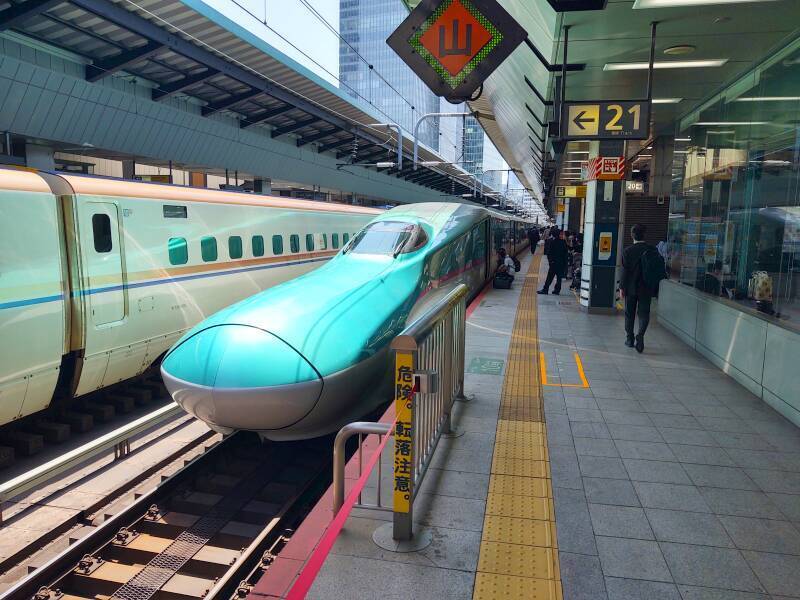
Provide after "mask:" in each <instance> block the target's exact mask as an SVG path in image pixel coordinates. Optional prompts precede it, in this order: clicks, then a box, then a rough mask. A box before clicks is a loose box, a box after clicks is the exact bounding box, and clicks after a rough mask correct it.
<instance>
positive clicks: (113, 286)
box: [81, 202, 125, 326]
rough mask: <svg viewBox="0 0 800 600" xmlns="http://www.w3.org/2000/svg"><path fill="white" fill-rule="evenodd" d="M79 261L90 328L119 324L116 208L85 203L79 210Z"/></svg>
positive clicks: (121, 312) (122, 304)
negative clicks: (80, 239)
mask: <svg viewBox="0 0 800 600" xmlns="http://www.w3.org/2000/svg"><path fill="white" fill-rule="evenodd" d="M82 221H83V226H82V227H81V230H82V232H83V234H82V236H81V237H82V238H83V244H82V246H83V248H82V250H83V252H82V254H83V259H84V267H85V275H86V278H87V289H86V290H85V291H84V293H86V294H87V295H88V298H89V310H90V313H91V322H92V324H93V325H95V326H97V325H105V324H107V323H113V322H115V321H121V320H122V319H123V318H124V317H125V293H124V290H123V275H122V251H121V248H120V236H119V219H118V216H117V206H116V205H115V204H112V203H110V202H87V203H86V204H84V207H83V219H82Z"/></svg>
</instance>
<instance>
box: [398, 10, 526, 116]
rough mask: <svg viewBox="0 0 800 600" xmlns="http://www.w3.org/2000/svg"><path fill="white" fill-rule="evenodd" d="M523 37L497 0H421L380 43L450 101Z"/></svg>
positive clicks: (472, 85) (465, 93)
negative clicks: (385, 45) (389, 48)
mask: <svg viewBox="0 0 800 600" xmlns="http://www.w3.org/2000/svg"><path fill="white" fill-rule="evenodd" d="M526 37H527V32H526V31H525V30H524V29H523V28H522V27H521V26H520V25H519V23H517V22H516V21H515V20H514V19H513V17H512V16H511V15H509V14H508V12H507V11H506V10H505V9H504V8H503V7H502V6H500V4H499V3H498V2H497V0H422V2H420V3H419V4H418V5H417V7H416V8H415V9H414V10H413V11H411V14H410V15H408V17H407V18H406V20H405V21H403V22H402V23H401V24H400V26H399V27H398V28H397V29H396V30H395V31H394V32H393V33H392V34H391V35H390V36H389V38H388V39H387V40H386V43H387V44H389V46H390V47H391V48H392V50H394V51H395V52H396V53H397V54H398V55H399V56H400V58H402V59H403V60H404V61H405V62H406V64H408V66H410V67H411V68H412V69H413V70H414V72H415V73H416V74H417V76H418V77H419V78H420V79H422V81H424V82H425V84H426V85H427V86H428V87H429V88H430V89H431V90H432V91H433V93H435V94H436V95H437V96H444V97H445V98H446V99H448V100H451V101H454V102H456V101H463V100H465V99H468V98H469V97H470V96H471V95H472V93H473V92H474V91H475V90H476V89H478V88H479V87H480V85H481V83H483V81H484V80H485V79H486V78H487V77H488V76H489V75H490V74H491V73H492V71H494V70H495V69H496V68H497V67H498V66H499V65H500V63H502V62H503V61H504V60H505V59H506V58H507V57H508V55H509V54H511V52H513V51H514V49H515V48H516V47H517V46H518V45H519V44H520V43H522V41H523V40H524V39H525V38H526Z"/></svg>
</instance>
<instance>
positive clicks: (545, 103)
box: [525, 75, 553, 106]
mask: <svg viewBox="0 0 800 600" xmlns="http://www.w3.org/2000/svg"><path fill="white" fill-rule="evenodd" d="M525 83H527V84H528V87H529V88H531V91H532V92H533V93H534V94H536V97H537V98H538V99H539V102H541V103H542V104H544V105H545V106H553V101H552V100H545V99H544V96H542V95H541V94H540V93H539V90H537V89H536V86H535V85H533V84H532V83H531V80H530V79H528V76H527V75H525Z"/></svg>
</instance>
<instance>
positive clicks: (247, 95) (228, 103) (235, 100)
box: [200, 89, 264, 117]
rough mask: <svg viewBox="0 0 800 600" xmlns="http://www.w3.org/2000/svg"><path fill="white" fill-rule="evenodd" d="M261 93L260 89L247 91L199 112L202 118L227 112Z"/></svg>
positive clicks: (213, 103)
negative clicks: (223, 111)
mask: <svg viewBox="0 0 800 600" xmlns="http://www.w3.org/2000/svg"><path fill="white" fill-rule="evenodd" d="M263 93H264V92H263V91H262V90H260V89H249V90H247V91H246V92H242V93H241V94H235V95H233V96H231V97H230V98H228V99H227V100H220V101H219V102H212V103H210V104H209V105H208V106H204V107H203V108H202V109H201V111H200V112H201V113H202V115H203V116H204V117H209V116H211V115H213V114H214V113H216V112H219V111H221V110H227V109H229V108H231V107H232V106H236V105H237V104H239V103H240V102H244V101H245V100H250V99H251V98H255V97H256V96H260V95H261V94H263Z"/></svg>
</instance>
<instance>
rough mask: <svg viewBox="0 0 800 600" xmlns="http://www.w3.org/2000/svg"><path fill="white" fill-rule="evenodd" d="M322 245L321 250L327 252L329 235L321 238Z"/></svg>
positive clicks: (325, 234) (323, 235)
mask: <svg viewBox="0 0 800 600" xmlns="http://www.w3.org/2000/svg"><path fill="white" fill-rule="evenodd" d="M321 241H322V243H321V244H320V247H319V249H320V250H327V249H328V234H327V233H323V234H322V238H321Z"/></svg>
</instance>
